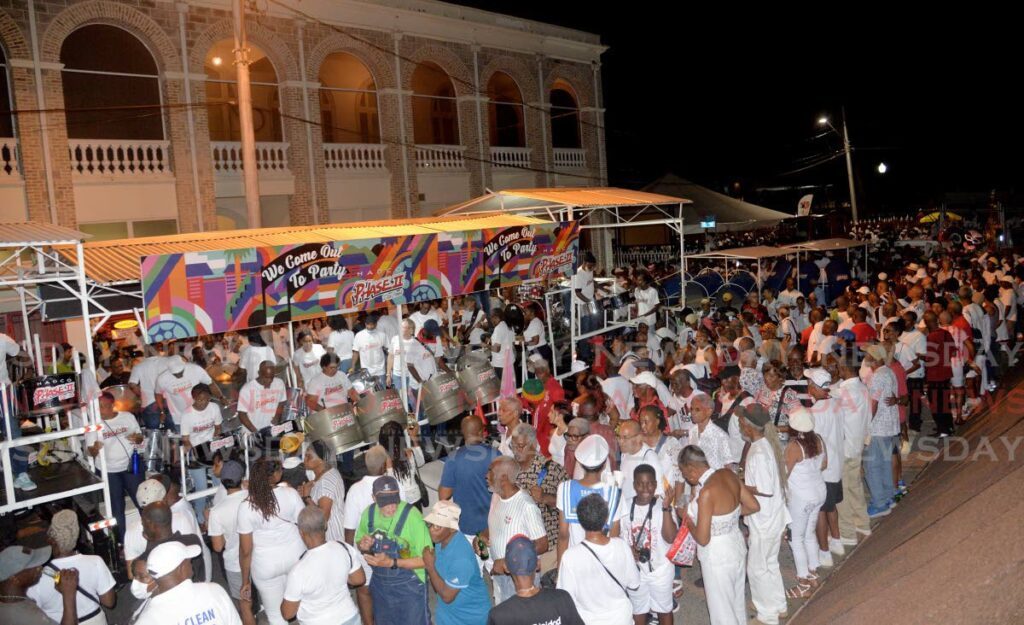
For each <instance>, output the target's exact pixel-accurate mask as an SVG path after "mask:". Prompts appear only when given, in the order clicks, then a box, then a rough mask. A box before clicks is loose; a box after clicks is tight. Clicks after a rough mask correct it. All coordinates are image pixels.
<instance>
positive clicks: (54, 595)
mask: <svg viewBox="0 0 1024 625" xmlns="http://www.w3.org/2000/svg"><path fill="white" fill-rule="evenodd" d="M50 564H51V565H52V566H50V565H47V566H46V567H45V568H44V569H43V575H42V577H40V578H39V582H38V583H37V584H36V585H35V586H32V587H31V588H29V589H28V592H27V593H25V594H26V596H28V598H29V599H31V600H33V601H35V602H36V604H37V605H38V606H39V607H40V608H41V609H42V610H43V612H46V616H49V617H50V618H51V619H53V620H54V621H56V622H58V623H60V620H61V617H63V616H64V598H63V597H62V596H61V594H60V591H58V590H57V587H56V585H55V584H54V583H53V577H51V576H52V575H53V574H55V573H56V572H57V571H59V570H61V569H78V587H79V588H81V589H82V590H84V591H85V592H87V593H89V594H90V595H92V596H93V597H96V598H97V599H99V598H100V595H102V594H104V593H105V592H107V591H108V590H110V589H111V588H113V587H114V576H113V575H111V574H110V569H109V568H107V564H106V562H104V561H103V558H100V557H99V556H88V555H83V554H75V555H73V556H67V557H65V558H54V560H53V561H52V562H51V563H50ZM75 603H76V604H77V606H78V617H79V618H81V617H83V616H88V615H90V614H92V613H93V612H95V611H96V610H97V609H98V608H99V607H100V605H99V604H98V603H96V602H95V601H93V600H92V599H89V598H88V597H86V596H85V595H83V594H82V593H80V592H79V593H75ZM12 625H13V624H12Z"/></svg>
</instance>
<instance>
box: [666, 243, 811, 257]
mask: <svg viewBox="0 0 1024 625" xmlns="http://www.w3.org/2000/svg"><path fill="white" fill-rule="evenodd" d="M796 252H797V250H793V249H789V248H784V247H768V246H767V245H755V246H753V247H734V248H732V249H728V250H716V251H714V252H705V253H703V254H687V255H686V258H687V260H693V259H695V258H696V259H701V258H703V259H712V258H717V259H722V258H742V259H747V260H757V259H760V258H774V257H776V256H786V255H787V254H795V253H796Z"/></svg>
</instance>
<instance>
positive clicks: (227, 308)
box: [141, 248, 266, 342]
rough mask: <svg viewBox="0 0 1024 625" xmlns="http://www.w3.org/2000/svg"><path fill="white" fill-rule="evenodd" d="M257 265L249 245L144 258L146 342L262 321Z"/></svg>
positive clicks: (183, 336)
mask: <svg viewBox="0 0 1024 625" xmlns="http://www.w3.org/2000/svg"><path fill="white" fill-rule="evenodd" d="M261 269H262V265H261V264H260V261H259V258H258V256H257V254H256V250H255V249H253V248H248V249H239V250H215V251H210V252H186V253H184V254H164V255H159V256H146V257H144V258H143V259H142V261H141V271H142V299H143V302H144V306H145V310H146V329H147V332H148V334H149V339H150V341H151V342H153V341H163V340H168V339H181V338H189V337H193V336H201V335H204V334H216V333H219V332H228V331H233V330H243V329H245V328H251V327H256V326H261V325H265V323H266V317H265V314H264V309H263V302H262V295H263V293H262V287H261V285H260V270H261Z"/></svg>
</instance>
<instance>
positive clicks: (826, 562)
mask: <svg viewBox="0 0 1024 625" xmlns="http://www.w3.org/2000/svg"><path fill="white" fill-rule="evenodd" d="M818 564H820V565H821V566H823V567H825V568H826V569H829V568H832V552H831V551H821V550H818Z"/></svg>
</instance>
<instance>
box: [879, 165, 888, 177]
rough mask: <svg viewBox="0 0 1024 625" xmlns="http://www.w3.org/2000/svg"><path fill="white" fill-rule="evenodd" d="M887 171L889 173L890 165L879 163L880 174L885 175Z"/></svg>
mask: <svg viewBox="0 0 1024 625" xmlns="http://www.w3.org/2000/svg"><path fill="white" fill-rule="evenodd" d="M887 171H889V166H888V165H886V164H885V163H879V164H878V173H880V174H884V173H885V172H887Z"/></svg>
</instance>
